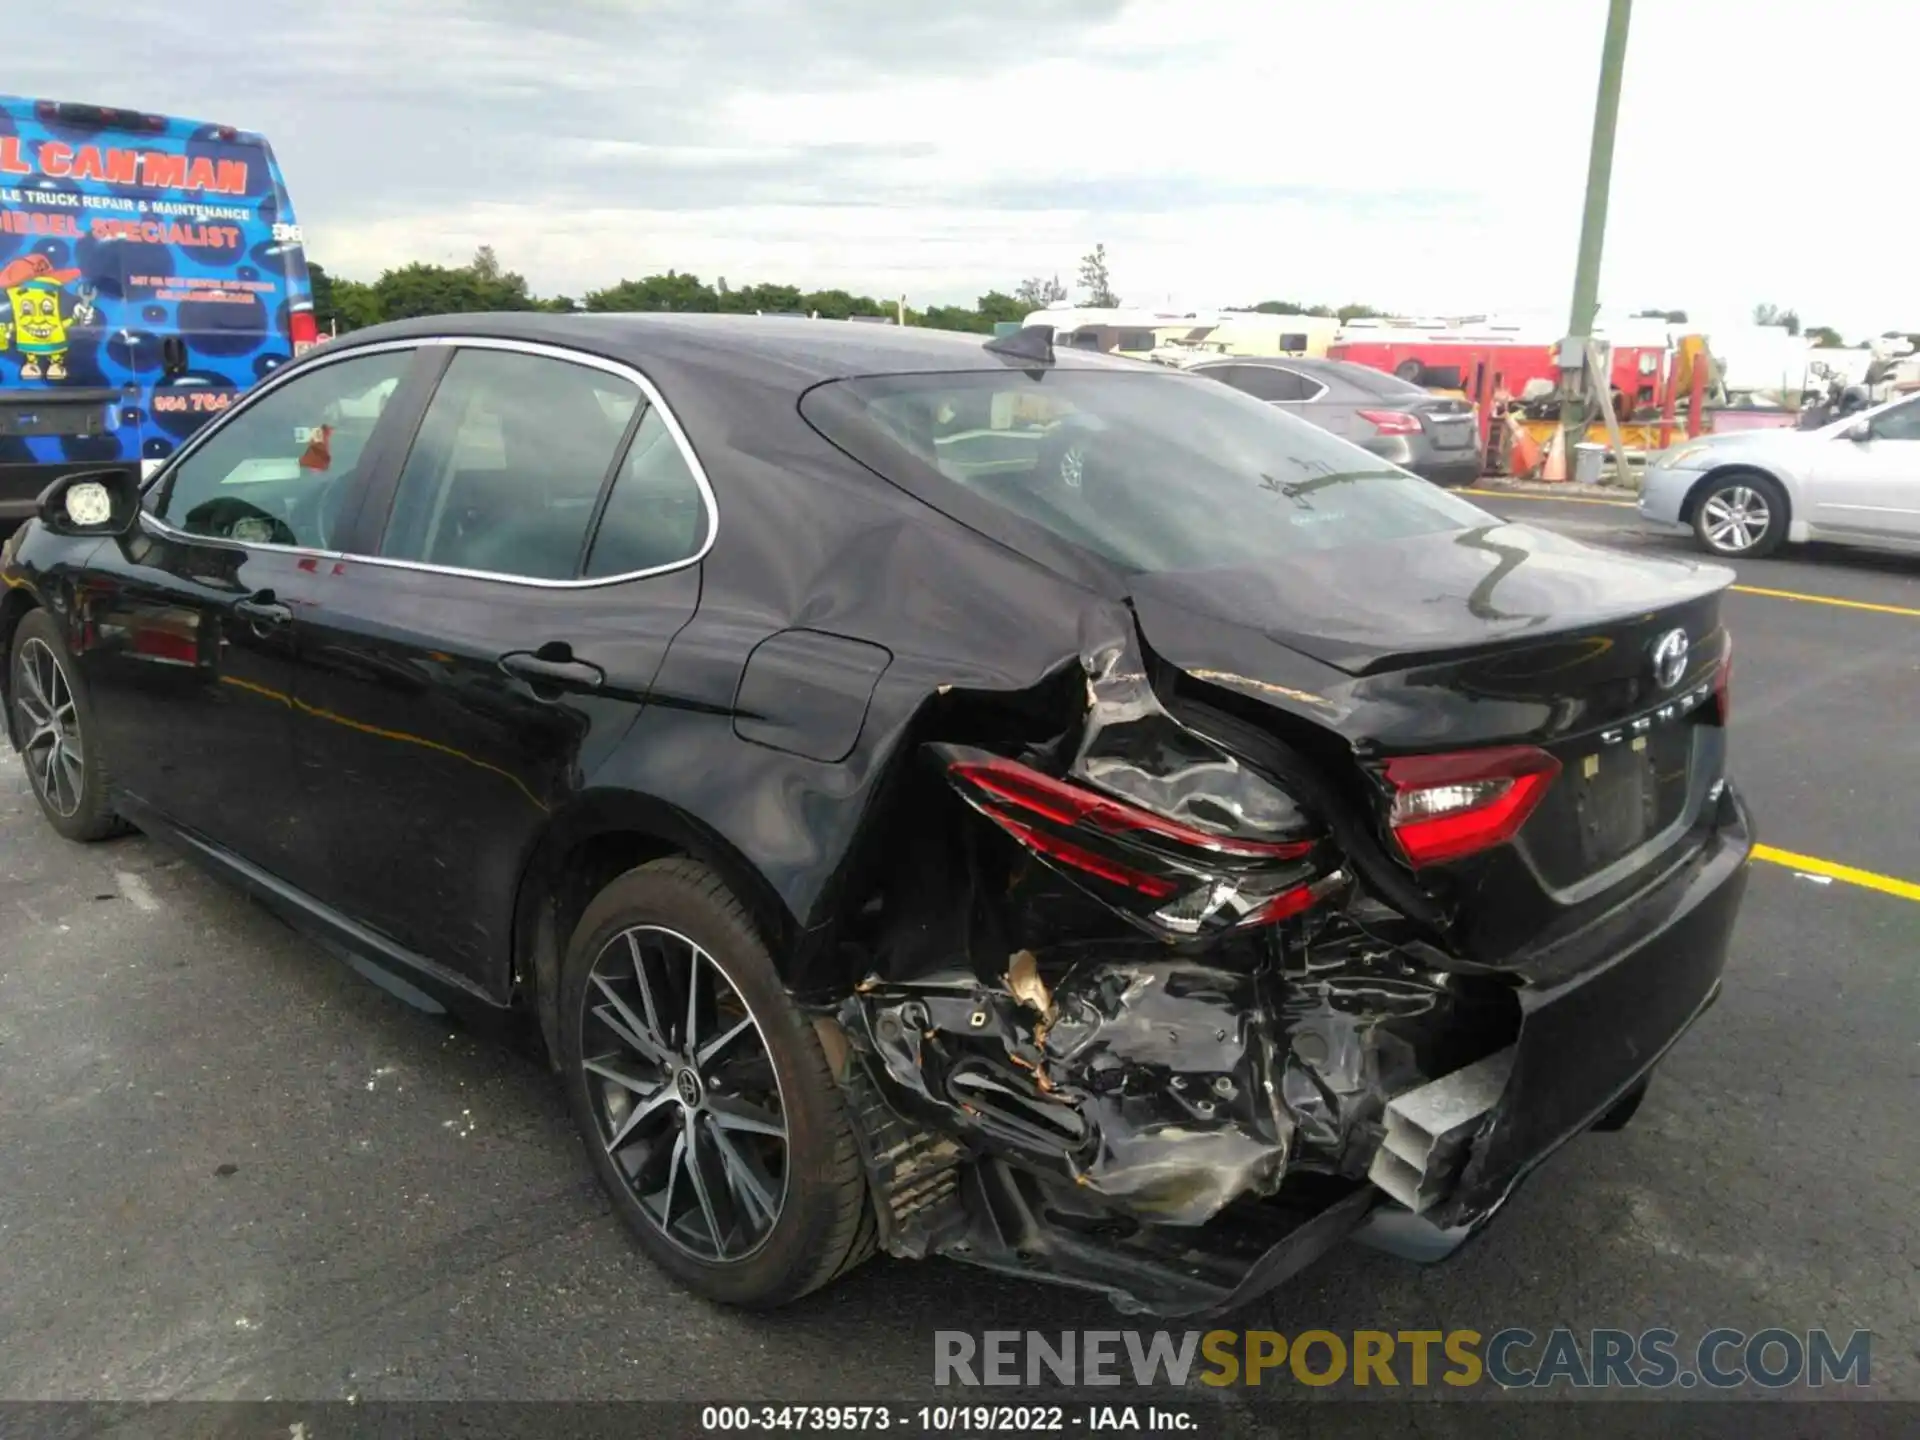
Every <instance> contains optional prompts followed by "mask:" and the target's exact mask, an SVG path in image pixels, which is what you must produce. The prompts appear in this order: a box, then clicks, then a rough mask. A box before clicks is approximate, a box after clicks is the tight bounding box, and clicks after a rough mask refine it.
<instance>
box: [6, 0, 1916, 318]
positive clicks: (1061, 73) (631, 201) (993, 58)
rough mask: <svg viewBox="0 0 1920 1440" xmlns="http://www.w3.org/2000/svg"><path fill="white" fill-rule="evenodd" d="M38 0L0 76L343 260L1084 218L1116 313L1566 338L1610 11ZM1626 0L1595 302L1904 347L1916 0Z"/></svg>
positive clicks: (569, 265)
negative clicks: (224, 146)
mask: <svg viewBox="0 0 1920 1440" xmlns="http://www.w3.org/2000/svg"><path fill="white" fill-rule="evenodd" d="M57 8H58V13H59V18H60V24H59V26H58V27H57V29H56V30H51V31H50V30H47V29H46V28H45V27H44V26H43V27H41V29H40V31H39V33H40V36H41V41H42V42H44V43H35V44H33V45H30V46H29V45H22V46H17V47H13V48H11V49H10V51H9V65H8V74H7V77H6V84H7V85H8V86H9V87H10V88H14V89H17V90H21V91H23V92H25V93H28V94H37V95H40V96H48V97H52V98H56V99H63V100H87V101H94V102H97V103H101V104H113V105H128V106H137V107H140V108H143V109H147V110H161V111H165V112H168V113H173V114H183V115H190V116H194V117H196V118H200V119H205V120H214V121H222V122H225V123H229V124H235V125H239V126H242V127H245V128H250V129H257V130H261V131H264V132H266V133H267V135H268V136H269V138H270V139H271V140H272V141H273V144H274V147H275V150H276V152H277V153H278V155H279V158H280V161H281V164H282V167H283V169H284V170H285V172H286V174H287V178H288V184H289V186H290V187H291V189H292V191H293V195H294V200H295V203H296V205H297V207H298V209H299V212H300V217H301V219H302V221H303V223H304V224H305V227H306V231H307V235H308V240H309V252H310V253H311V254H312V255H313V256H314V258H316V259H318V260H320V261H321V262H322V263H324V264H326V265H327V266H328V267H329V268H330V269H332V270H334V271H335V272H337V273H341V274H345V275H350V276H355V277H358V278H365V279H371V278H373V277H374V276H375V275H377V274H378V273H379V271H380V270H381V269H382V268H384V267H386V266H388V265H392V264H397V263H402V262H404V261H407V260H411V259H430V260H442V261H463V260H464V259H465V258H466V257H467V256H468V255H469V254H470V253H471V252H472V250H473V248H474V247H475V246H476V245H477V244H481V243H490V244H492V245H493V246H494V247H495V248H496V250H497V251H498V252H499V254H500V257H501V259H502V260H503V261H504V262H505V263H506V264H507V265H509V266H510V267H512V268H515V269H518V270H520V271H522V272H524V273H525V274H526V275H527V276H528V278H529V279H530V280H531V281H532V283H533V285H534V287H535V288H536V290H538V291H540V292H542V293H553V292H566V293H571V294H574V295H578V294H580V293H582V292H584V291H586V290H588V289H592V288H595V287H597V286H601V285H606V284H609V283H611V282H612V281H615V280H617V279H619V278H621V277H622V276H638V275H642V274H648V273H653V272H656V271H660V270H664V269H666V268H668V267H670V266H671V267H674V268H677V269H680V270H692V271H695V272H696V273H698V274H700V275H701V276H703V277H706V278H708V279H711V278H712V277H713V276H715V275H724V276H725V277H727V279H728V280H729V281H730V282H731V283H733V284H735V285H739V284H744V283H747V282H750V281H755V280H771V281H788V282H792V283H796V284H799V285H801V286H802V287H806V288H812V287H827V286H844V287H846V288H849V289H853V290H857V291H866V292H869V293H879V294H889V295H892V294H898V293H901V292H905V293H906V294H907V295H908V296H909V298H910V299H911V301H912V302H913V303H916V304H923V305H924V304H929V303H936V302H940V301H952V300H970V299H971V298H972V297H973V296H974V295H976V294H978V293H979V292H980V291H981V290H983V289H986V288H989V287H998V288H1002V289H1011V288H1012V287H1013V285H1014V284H1015V283H1016V282H1017V281H1018V280H1019V279H1020V278H1021V277H1022V276H1025V275H1032V274H1049V275H1050V274H1054V273H1056V272H1057V273H1058V274H1059V275H1060V276H1061V278H1062V279H1063V280H1066V281H1068V282H1071V280H1072V277H1073V272H1074V269H1075V266H1076V262H1077V259H1078V257H1079V256H1080V255H1081V253H1082V252H1083V251H1085V250H1086V249H1088V248H1089V247H1090V246H1091V245H1092V244H1093V243H1094V242H1095V241H1101V242H1104V243H1105V245H1106V247H1107V251H1108V255H1109V257H1110V260H1111V264H1112V270H1113V279H1114V285H1115V288H1116V289H1117V290H1118V291H1119V292H1120V294H1121V296H1122V297H1123V299H1125V300H1127V301H1129V302H1132V303H1140V304H1151V305H1162V304H1169V303H1170V304H1174V305H1178V306H1214V305H1221V304H1245V303H1252V302H1254V301H1257V300H1261V299H1266V298H1292V299H1303V300H1321V301H1327V302H1334V303H1338V302H1343V301H1348V300H1364V301H1367V302H1370V303H1372V304H1375V305H1379V306H1383V307H1392V308H1399V309H1408V310H1416V311H1430V312H1463V311H1479V310H1487V309H1502V310H1535V309H1537V310H1542V311H1546V312H1549V313H1551V314H1553V315H1555V316H1558V317H1561V318H1562V319H1563V318H1564V311H1565V307H1566V304H1567V296H1568V294H1569V292H1570V289H1571V284H1572V269H1573V258H1574V250H1575V243H1576V236H1577V232H1578V225H1579V210H1580V197H1581V189H1582V185H1583V183H1584V177H1585V163H1586V144H1587V139H1586V137H1587V132H1588V126H1589V125H1590V123H1591V116H1592V107H1593V90H1594V82H1595V78H1596V75H1597V73H1598V66H1599V51H1600V40H1601V33H1602V29H1603V25H1604V20H1605V10H1606V5H1605V0H1453V3H1450V4H1435V3H1430V0H1342V3H1338V4H1330V3H1326V0H551V3H549V4H547V5H545V6H538V5H534V4H531V3H526V0H198V3H195V4H192V5H179V4H169V5H165V6H162V5H157V4H154V5H149V4H146V3H144V0H63V3H61V4H60V5H59V6H58V7H57ZM542 9H544V10H546V11H547V12H548V14H546V15H544V16H542V17H541V18H540V19H538V20H535V19H531V18H527V17H530V16H532V15H533V14H535V13H537V12H538V11H540V10H542ZM1636 10H1637V13H1636V14H1635V16H1634V23H1633V34H1632V42H1631V45H1630V49H1629V52H1628V59H1627V79H1626V88H1625V92H1624V98H1623V104H1622V115H1621V122H1620V137H1619V147H1618V155H1617V160H1616V165H1615V171H1614V188H1613V212H1612V221H1611V224H1610V226H1609V231H1608V236H1607V251H1606V270H1605V275H1604V280H1603V285H1602V290H1601V295H1602V300H1603V302H1604V303H1605V304H1606V305H1607V306H1608V308H1609V310H1611V311H1616V312H1617V311H1623V310H1627V309H1635V308H1640V307H1642V306H1661V307H1685V308H1687V309H1689V310H1690V311H1692V312H1693V313H1694V315H1695V318H1696V319H1698V318H1701V317H1702V316H1713V315H1720V316H1728V315H1742V316H1744V314H1745V313H1746V312H1747V311H1748V310H1749V309H1750V308H1751V306H1752V305H1753V304H1754V303H1756V302H1759V301H1771V302H1773V303H1776V304H1780V305H1783V306H1792V307H1794V308H1796V309H1797V310H1798V311H1799V313H1800V314H1801V316H1802V317H1803V318H1804V319H1805V320H1806V321H1807V322H1808V323H1809V324H1830V325H1834V326H1836V327H1838V328H1839V329H1841V330H1842V331H1844V332H1846V333H1848V335H1849V337H1850V338H1852V337H1854V336H1856V335H1858V334H1863V333H1866V332H1868V331H1878V330H1881V329H1886V328H1891V327H1896V326H1897V327H1900V328H1904V329H1920V266H1916V265H1915V264H1913V263H1912V254H1913V248H1914V247H1913V241H1914V238H1915V236H1916V233H1917V232H1920V201H1916V199H1915V195H1916V187H1915V186H1914V185H1913V183H1912V179H1911V168H1912V166H1911V161H1912V156H1913V153H1914V151H1913V144H1914V139H1915V136H1916V117H1920V91H1917V90H1916V81H1915V70H1914V57H1915V56H1916V55H1917V54H1920V5H1914V4H1912V3H1911V0H1888V3H1882V4H1872V3H1867V0H1829V3H1827V4H1826V5H1824V6H1813V5H1808V4H1805V3H1794V4H1788V3H1786V0H1640V3H1639V5H1638V6H1637V7H1636ZM143 12H144V13H143ZM56 37H57V38H56Z"/></svg>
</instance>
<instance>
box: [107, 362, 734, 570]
mask: <svg viewBox="0 0 1920 1440" xmlns="http://www.w3.org/2000/svg"><path fill="white" fill-rule="evenodd" d="M433 345H447V346H452V347H453V348H455V349H457V350H512V351H517V352H519V353H521V354H526V355H535V356H539V357H541V358H543V359H547V360H560V361H564V362H566V363H568V364H573V365H584V366H586V367H587V368H588V369H591V370H602V371H605V372H606V373H607V374H609V375H617V376H619V377H620V378H621V379H623V380H626V381H629V382H631V383H632V384H634V385H636V386H638V387H639V390H640V393H641V395H642V396H644V397H645V399H646V402H647V404H648V406H649V407H651V408H652V409H655V410H657V411H658V412H659V414H660V418H661V420H662V421H663V422H664V423H665V425H666V427H667V433H668V434H669V435H671V436H672V437H673V443H674V445H675V446H676V447H677V448H678V449H679V451H680V457H681V459H683V460H685V461H686V463H687V468H688V470H690V471H691V472H692V473H693V483H694V484H695V486H697V487H698V489H699V491H700V500H701V503H702V504H703V505H705V506H706V509H707V535H706V539H705V541H704V542H703V543H702V544H701V546H700V548H699V550H697V551H696V552H695V553H694V554H692V555H690V556H688V557H687V558H686V559H684V560H676V561H674V562H673V563H672V564H670V565H655V566H653V567H651V568H650V569H646V570H629V571H626V572H624V573H622V574H619V575H606V576H599V577H596V578H593V579H588V578H585V577H582V578H579V579H574V580H542V579H538V578H536V577H534V576H531V575H507V574H501V573H498V572H496V571H492V570H463V569H460V568H459V567H457V566H453V565H434V564H430V563H428V562H427V561H424V560H398V559H393V558H391V557H389V556H385V555H362V554H359V553H357V552H353V551H343V550H322V549H319V548H317V547H314V546H307V545H272V544H267V543H264V542H260V541H252V540H231V539H228V538H226V537H225V536H219V535H195V534H193V533H191V532H190V531H186V530H180V529H176V528H175V527H174V526H172V525H169V524H168V523H167V522H166V521H164V520H162V519H161V518H160V517H159V516H157V515H155V514H154V513H153V512H152V511H151V510H149V509H147V508H146V506H145V505H142V506H141V507H140V523H141V524H142V525H143V526H149V527H151V528H153V529H154V530H156V531H158V532H159V533H160V534H161V535H163V536H165V537H167V538H169V539H174V540H181V541H185V542H187V543H188V544H194V545H218V546H225V547H228V548H230V549H234V550H264V551H267V552H269V553H272V554H279V555H307V556H312V557H313V558H315V559H319V560H351V561H354V562H356V563H357V564H361V565H379V566H383V567H385V568H387V569H390V570H416V571H420V572H422V573H424V574H428V575H453V576H457V577H459V578H461V579H464V580H492V581H495V582H496V583H498V584H502V585H520V586H525V587H527V588H530V589H535V590H594V589H598V588H600V587H602V586H606V585H624V584H626V583H627V582H628V581H630V580H645V579H648V578H649V577H651V576H654V575H667V574H671V573H672V572H673V571H676V570H684V569H686V568H687V567H688V566H689V565H698V564H699V563H700V562H701V561H702V560H704V559H706V558H707V555H708V554H709V552H711V551H712V549H713V542H714V541H715V539H717V538H718V537H719V534H720V505H719V502H718V501H717V500H716V499H715V498H714V494H713V485H712V483H711V482H710V481H709V480H708V479H707V471H706V467H705V466H703V465H702V464H701V463H700V456H699V455H698V453H696V452H695V450H694V448H693V442H692V441H691V440H689V439H688V438H687V432H686V431H685V430H683V429H682V428H681V427H680V420H679V417H678V416H676V415H675V414H674V413H673V408H672V407H671V406H670V405H668V404H667V402H666V397H664V396H663V395H661V393H660V391H659V390H658V389H657V388H656V387H655V385H654V383H653V382H652V381H651V380H649V379H648V378H647V377H646V376H645V375H644V374H642V373H641V372H640V371H639V370H638V369H636V368H635V367H633V366H632V365H628V364H626V363H625V362H624V361H620V360H609V359H607V358H606V357H605V356H603V355H593V354H589V353H588V352H586V351H583V350H574V349H570V348H569V347H567V346H564V345H548V344H544V343H542V342H539V341H535V340H510V339H505V338H502V337H500V336H493V335H457V334H450V335H423V336H420V337H418V338H415V339H411V340H382V341H379V342H377V343H376V344H372V345H358V346H354V347H352V348H351V349H345V350H340V351H337V352H334V353H332V354H328V355H325V356H324V358H316V359H315V360H313V361H312V362H310V363H306V364H302V365H300V366H299V367H297V368H296V367H294V366H291V365H290V366H286V367H284V368H283V369H281V370H278V371H276V372H275V373H274V374H273V375H272V376H270V377H268V378H267V379H266V380H264V381H263V382H261V384H260V385H259V386H258V387H257V388H256V389H254V390H251V391H249V392H248V394H247V396H246V398H245V399H244V400H242V401H241V402H240V403H239V404H238V405H235V406H234V407H233V408H232V409H231V410H229V411H227V413H226V414H224V415H222V416H221V417H220V418H219V419H218V420H216V421H214V422H213V423H212V424H210V425H207V426H206V427H205V428H203V429H201V430H200V431H198V432H196V433H195V434H194V435H193V437H192V438H191V439H189V440H188V441H187V443H186V445H185V446H183V447H182V448H181V449H180V450H178V451H176V452H175V453H174V454H173V455H171V456H169V457H168V458H167V461H166V463H165V464H164V465H163V466H161V468H160V469H158V470H156V471H155V472H154V473H153V476H152V478H151V479H149V480H148V482H147V484H146V486H145V487H144V488H143V491H142V494H143V496H144V494H145V493H147V491H150V490H151V489H152V488H153V486H154V485H155V484H156V483H158V482H159V481H160V480H161V477H162V476H165V475H169V474H171V473H172V471H173V470H174V468H175V467H176V466H179V465H183V464H185V463H186V461H187V459H188V458H189V457H190V456H191V455H192V454H193V453H194V451H196V450H198V449H199V448H200V446H201V445H203V444H205V443H206V442H207V441H208V440H210V439H212V438H213V436H214V435H215V434H216V433H218V432H219V431H220V430H222V429H224V428H225V427H226V425H227V424H228V422H230V421H231V420H233V418H234V417H235V416H237V415H240V414H243V413H245V412H246V411H247V410H249V409H251V408H252V407H253V406H254V404H255V403H256V402H258V401H259V400H260V399H262V398H263V397H264V396H267V395H270V394H272V393H273V391H275V390H277V389H278V388H279V387H280V386H281V385H283V384H285V383H286V382H287V381H289V380H295V379H298V378H299V377H300V376H301V375H305V374H309V373H311V372H312V371H314V370H318V369H321V368H322V367H323V366H326V365H333V364H338V363H340V362H341V361H344V360H352V359H356V358H358V357H359V356H362V355H378V354H381V353H383V352H386V351H389V350H421V349H425V348H427V347H428V346H433ZM442 378H443V379H444V378H445V377H444V376H443V377H442ZM436 390H437V387H436ZM429 403H431V402H429ZM620 458H621V461H622V464H623V465H624V463H625V459H626V457H625V455H624V453H623V454H622V455H621V457H620ZM402 468H403V469H404V468H405V467H404V463H403V466H402ZM614 483H615V484H616V485H617V484H619V483H620V482H619V476H618V475H616V476H615V477H614ZM596 538H597V537H596ZM589 553H591V552H589Z"/></svg>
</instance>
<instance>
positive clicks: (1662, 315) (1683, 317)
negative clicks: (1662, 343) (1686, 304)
mask: <svg viewBox="0 0 1920 1440" xmlns="http://www.w3.org/2000/svg"><path fill="white" fill-rule="evenodd" d="M1633 318H1634V319H1636V320H1664V321H1666V322H1667V323H1668V324H1669V325H1684V324H1686V323H1687V312H1686V311H1684V310H1636V311H1634V312H1633Z"/></svg>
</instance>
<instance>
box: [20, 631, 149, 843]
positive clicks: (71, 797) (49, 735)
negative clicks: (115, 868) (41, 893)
mask: <svg viewBox="0 0 1920 1440" xmlns="http://www.w3.org/2000/svg"><path fill="white" fill-rule="evenodd" d="M7 664H8V667H9V668H8V672H7V699H8V703H9V704H10V706H11V707H12V711H13V714H12V717H11V718H12V723H13V733H14V735H15V736H17V737H18V738H19V740H20V743H21V745H22V746H23V747H24V748H23V749H22V751H21V759H22V760H23V762H25V764H26V767H27V780H28V783H29V784H30V785H31V786H32V787H33V798H34V799H35V800H37V801H39V802H40V813H41V814H43V815H45V816H46V817H47V823H48V824H50V825H52V826H53V828H54V829H55V830H57V831H59V832H60V833H61V834H62V835H64V836H65V837H66V838H67V839H69V840H78V841H83V842H85V841H93V840H105V839H107V838H108V837H109V836H112V835H118V834H120V833H122V832H123V831H124V830H125V829H126V826H125V825H124V824H123V823H122V822H121V820H120V818H119V817H118V816H117V815H115V814H114V813H113V810H112V807H111V806H109V805H108V803H107V794H108V791H109V788H110V787H109V784H108V781H107V765H106V757H105V756H104V755H103V754H102V753H101V750H100V746H99V745H98V744H97V743H89V740H90V737H92V736H94V735H96V734H97V733H98V731H97V730H96V728H95V726H94V723H93V707H92V704H91V703H90V702H89V700H88V697H87V688H86V685H85V683H84V682H83V681H82V680H81V678H80V673H79V670H78V668H77V667H76V666H75V665H74V663H73V657H72V656H70V655H68V653H67V647H66V643H65V642H64V641H63V640H62V639H61V638H60V629H59V627H58V626H56V625H55V624H54V623H53V620H52V619H51V618H50V617H49V616H48V615H47V612H46V611H44V610H30V611H28V612H27V614H26V616H25V617H24V618H22V620H21V621H20V623H19V625H18V626H16V627H15V628H14V632H13V649H12V653H11V654H10V655H9V656H8V658H7ZM50 692H51V693H50ZM49 719H51V720H52V721H53V722H54V723H53V727H52V729H51V730H49V728H48V723H47V722H48V721H49ZM76 756H77V758H76Z"/></svg>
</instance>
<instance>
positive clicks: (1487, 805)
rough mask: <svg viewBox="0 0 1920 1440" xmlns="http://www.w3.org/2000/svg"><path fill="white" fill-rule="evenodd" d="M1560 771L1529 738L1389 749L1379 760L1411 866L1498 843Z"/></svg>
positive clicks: (1523, 818) (1392, 819)
mask: <svg viewBox="0 0 1920 1440" xmlns="http://www.w3.org/2000/svg"><path fill="white" fill-rule="evenodd" d="M1559 774H1560V762H1559V761H1558V760H1556V759H1554V758H1553V756H1551V755H1549V754H1548V753H1547V752H1546V751H1544V750H1540V749H1537V748H1535V747H1534V746H1531V745H1505V746H1500V747H1497V748H1493V749H1487V750H1464V751H1460V752H1458V753H1455V754H1448V755H1401V756H1396V757H1395V758H1394V759H1392V760H1389V761H1387V765H1386V775H1387V783H1388V784H1390V785H1392V786H1393V790H1394V796H1393V809H1392V812H1391V814H1390V817H1389V822H1390V824H1391V825H1392V827H1393V836H1394V839H1396V840H1397V841H1399V842H1400V849H1401V850H1402V851H1403V852H1404V853H1405V854H1406V857H1407V859H1408V861H1409V862H1410V863H1411V864H1412V865H1413V867H1414V868H1415V869H1416V870H1417V869H1420V868H1421V867H1422V866H1426V865H1439V864H1442V863H1444V862H1446V861H1449V860H1459V859H1462V858H1463V857H1465V856H1468V855H1475V854H1478V853H1479V852H1480V851H1482V850H1491V849H1492V848H1493V847H1494V846H1496V845H1504V844H1506V842H1507V841H1509V840H1511V839H1512V838H1513V837H1514V836H1515V835H1517V834H1519V833H1520V827H1521V826H1522V825H1524V824H1526V822H1527V817H1528V816H1529V815H1531V814H1532V813H1533V811H1534V807H1535V806H1537V805H1538V804H1539V803H1540V801H1541V798H1542V797H1543V796H1545V795H1546V793H1547V790H1548V787H1550V786H1551V785H1552V784H1553V782H1554V780H1555V778H1556V777H1557V776H1558V775H1559Z"/></svg>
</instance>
